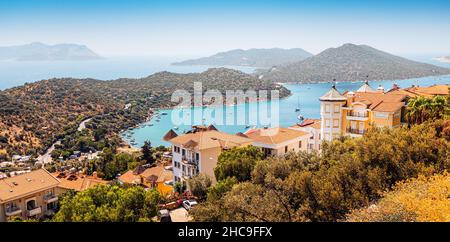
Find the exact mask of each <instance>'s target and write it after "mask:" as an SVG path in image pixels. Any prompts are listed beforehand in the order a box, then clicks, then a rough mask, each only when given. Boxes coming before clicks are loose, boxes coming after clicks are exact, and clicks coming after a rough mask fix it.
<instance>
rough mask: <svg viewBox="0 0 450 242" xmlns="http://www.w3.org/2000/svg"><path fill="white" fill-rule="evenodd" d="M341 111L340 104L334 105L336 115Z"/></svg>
mask: <svg viewBox="0 0 450 242" xmlns="http://www.w3.org/2000/svg"><path fill="white" fill-rule="evenodd" d="M339 109H340V106H339V104H335V105H334V112H335V113H339Z"/></svg>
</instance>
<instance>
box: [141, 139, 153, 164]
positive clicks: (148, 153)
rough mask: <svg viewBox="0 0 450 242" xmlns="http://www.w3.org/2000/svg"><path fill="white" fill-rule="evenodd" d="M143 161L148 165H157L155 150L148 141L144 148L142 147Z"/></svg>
mask: <svg viewBox="0 0 450 242" xmlns="http://www.w3.org/2000/svg"><path fill="white" fill-rule="evenodd" d="M142 159H143V160H144V161H145V162H146V163H147V164H153V163H155V157H154V155H153V149H152V145H151V143H150V141H148V140H146V141H145V142H144V146H142Z"/></svg>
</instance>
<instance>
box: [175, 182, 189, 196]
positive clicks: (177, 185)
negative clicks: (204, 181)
mask: <svg viewBox="0 0 450 242" xmlns="http://www.w3.org/2000/svg"><path fill="white" fill-rule="evenodd" d="M173 190H174V191H175V192H177V193H178V194H182V193H183V192H184V190H186V187H184V186H183V184H182V183H181V182H175V184H174V185H173Z"/></svg>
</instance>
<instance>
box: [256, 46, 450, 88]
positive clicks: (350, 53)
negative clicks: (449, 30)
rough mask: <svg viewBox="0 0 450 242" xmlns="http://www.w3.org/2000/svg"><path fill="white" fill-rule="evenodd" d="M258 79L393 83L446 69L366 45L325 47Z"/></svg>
mask: <svg viewBox="0 0 450 242" xmlns="http://www.w3.org/2000/svg"><path fill="white" fill-rule="evenodd" d="M257 74H258V75H259V76H260V77H261V78H263V79H268V80H272V81H276V82H298V83H315V82H325V81H331V80H333V79H336V80H338V81H361V80H366V79H370V80H397V79H409V78H418V77H425V76H438V75H446V74H450V69H448V68H444V67H438V66H434V65H431V64H425V63H421V62H416V61H412V60H409V59H406V58H403V57H400V56H395V55H392V54H389V53H387V52H384V51H381V50H378V49H375V48H373V47H370V46H368V45H356V44H351V43H347V44H344V45H342V46H340V47H336V48H328V49H326V50H324V51H322V52H321V53H319V54H317V55H315V56H312V57H309V58H307V59H305V60H303V61H299V62H295V63H291V64H287V65H281V66H278V67H274V68H272V69H270V70H269V71H264V70H263V71H259V72H258V73H257Z"/></svg>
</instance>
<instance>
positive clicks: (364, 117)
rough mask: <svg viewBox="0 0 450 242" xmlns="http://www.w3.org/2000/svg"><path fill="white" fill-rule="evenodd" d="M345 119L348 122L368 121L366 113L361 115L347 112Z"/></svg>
mask: <svg viewBox="0 0 450 242" xmlns="http://www.w3.org/2000/svg"><path fill="white" fill-rule="evenodd" d="M347 119H348V120H358V121H366V120H367V119H368V114H367V112H364V113H361V112H354V111H350V112H347Z"/></svg>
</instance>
